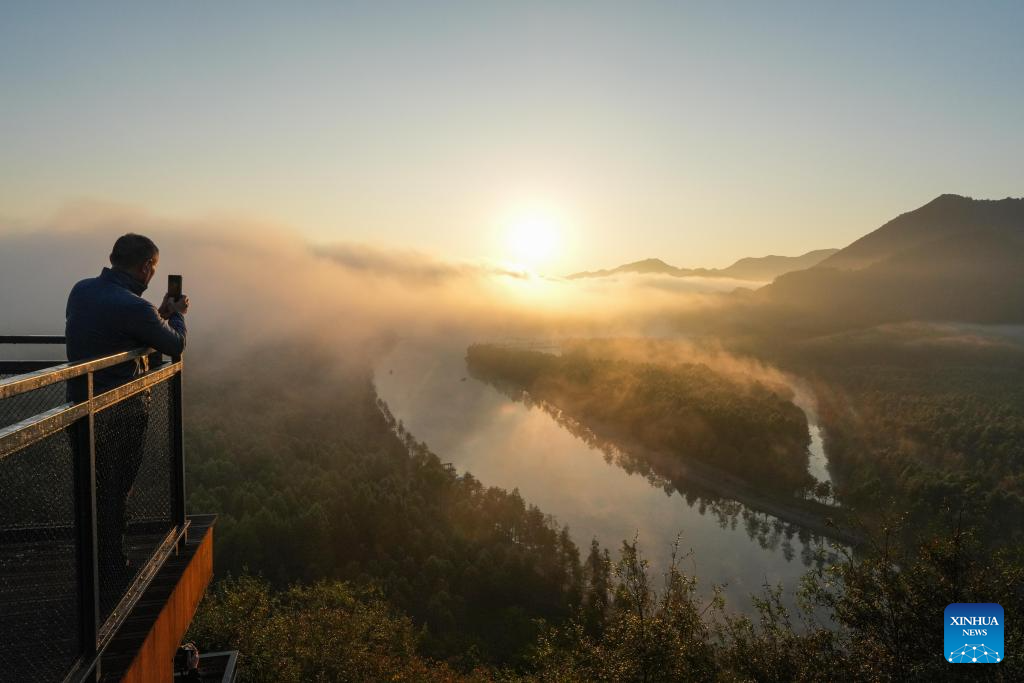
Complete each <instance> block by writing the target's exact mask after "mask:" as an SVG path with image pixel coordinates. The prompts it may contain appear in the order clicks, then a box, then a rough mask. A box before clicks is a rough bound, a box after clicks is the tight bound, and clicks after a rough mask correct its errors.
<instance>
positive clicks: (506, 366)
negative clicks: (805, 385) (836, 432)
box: [466, 344, 814, 492]
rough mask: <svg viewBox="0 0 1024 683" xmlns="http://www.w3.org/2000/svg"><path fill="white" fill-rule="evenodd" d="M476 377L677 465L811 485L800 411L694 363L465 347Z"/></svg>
mask: <svg viewBox="0 0 1024 683" xmlns="http://www.w3.org/2000/svg"><path fill="white" fill-rule="evenodd" d="M466 360H467V364H468V365H469V368H470V371H471V372H473V373H474V374H475V375H476V376H478V377H480V378H482V379H485V380H488V381H491V382H494V383H496V384H503V385H505V386H506V387H508V388H511V389H514V390H516V391H520V392H527V393H528V394H529V395H530V396H532V397H533V398H534V399H539V400H543V401H546V402H548V403H551V404H553V405H555V406H557V407H558V408H559V409H560V410H561V411H562V412H563V413H564V414H566V415H568V416H570V417H572V418H573V419H575V420H577V421H579V422H580V423H582V424H584V425H587V426H588V427H590V428H591V429H592V430H593V431H595V432H610V433H612V434H614V435H616V436H620V437H622V438H623V439H626V440H629V441H635V442H637V443H639V444H640V445H642V446H643V447H645V448H649V449H651V450H653V451H657V452H662V453H670V454H672V455H673V456H674V457H675V458H677V459H685V458H693V459H695V460H698V461H701V462H705V463H708V464H711V465H713V466H715V467H717V468H720V469H721V470H724V471H725V472H728V473H731V474H732V475H734V476H737V477H739V478H741V479H743V480H746V481H756V482H758V485H759V486H767V487H769V488H774V489H777V490H782V491H786V492H792V491H796V490H803V489H807V488H809V487H811V486H812V485H813V483H814V482H813V479H812V478H811V477H810V475H809V474H808V473H807V446H808V445H809V443H810V434H809V432H808V429H807V420H806V418H805V417H804V414H803V411H802V410H800V408H798V407H797V406H795V405H793V403H792V402H791V401H790V400H789V397H786V396H782V395H780V394H779V393H778V391H777V390H775V389H773V388H769V387H767V386H765V385H764V384H761V383H759V382H750V383H743V382H739V381H736V380H735V379H733V378H731V377H728V376H726V375H724V374H721V373H718V372H715V371H713V370H712V369H711V368H709V367H708V366H706V365H703V364H700V363H678V364H675V365H672V366H664V365H658V364H654V363H637V362H631V361H627V360H621V359H612V358H599V357H591V356H589V355H587V354H585V353H581V352H576V351H573V352H570V353H566V354H563V355H561V356H556V355H553V354H546V353H540V352H537V351H526V350H520V349H514V348H509V347H502V346H494V345H480V344H476V345H473V346H470V347H469V350H468V351H467V355H466Z"/></svg>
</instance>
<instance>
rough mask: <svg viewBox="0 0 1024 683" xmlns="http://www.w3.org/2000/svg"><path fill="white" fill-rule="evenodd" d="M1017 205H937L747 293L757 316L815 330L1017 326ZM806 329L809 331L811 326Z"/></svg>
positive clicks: (1023, 270) (1020, 219) (1020, 260)
mask: <svg viewBox="0 0 1024 683" xmlns="http://www.w3.org/2000/svg"><path fill="white" fill-rule="evenodd" d="M1022 266H1024V200H1020V199H1005V200H1001V201H981V200H973V199H966V198H963V197H956V196H953V195H943V196H942V197H939V198H937V199H936V200H934V201H933V202H930V203H929V204H927V205H925V206H924V207H921V208H920V209H918V210H917V211H913V212H910V213H908V214H903V215H902V216H900V217H899V218H897V219H895V220H893V221H890V222H889V223H887V224H886V225H884V226H882V227H881V228H879V229H878V230H876V231H874V232H872V233H870V234H868V235H866V236H865V237H863V238H861V239H859V240H857V241H856V242H854V243H853V244H851V245H850V246H849V247H847V248H846V249H843V250H842V251H840V252H839V253H837V254H835V255H834V256H832V257H831V258H829V259H826V260H825V261H824V262H822V263H821V265H819V266H817V267H815V268H812V269H808V270H804V271H799V272H793V273H787V274H785V275H783V276H781V277H779V278H778V279H777V280H776V281H775V282H773V283H772V284H770V285H767V286H765V287H763V288H761V289H760V290H758V291H757V293H756V295H755V296H754V297H753V301H754V302H756V304H757V305H758V306H759V307H761V308H762V309H763V310H762V311H761V313H763V314H764V315H767V316H768V317H769V318H770V319H772V320H774V321H776V322H779V321H787V326H791V325H795V326H796V327H798V328H799V327H805V328H806V327H808V326H812V327H817V328H821V329H822V330H829V329H835V328H837V327H838V328H848V327H860V326H866V325H873V324H879V323H884V322H897V321H902V320H915V319H916V320H949V321H963V322H977V323H1018V322H1022V321H1024V267H1022ZM812 321H813V322H812Z"/></svg>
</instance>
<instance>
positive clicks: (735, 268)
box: [567, 249, 839, 282]
mask: <svg viewBox="0 0 1024 683" xmlns="http://www.w3.org/2000/svg"><path fill="white" fill-rule="evenodd" d="M838 251H839V250H838V249H815V250H812V251H809V252H807V253H805V254H801V255H799V256H778V255H774V254H772V255H768V256H748V257H745V258H741V259H739V260H737V261H736V262H734V263H733V264H731V265H729V266H727V267H725V268H678V267H676V266H673V265H670V264H668V263H666V262H665V261H663V260H661V259H659V258H647V259H642V260H640V261H633V262H631V263H625V264H623V265H621V266H618V267H616V268H608V269H602V270H592V271H581V272H578V273H573V274H571V275H568V276H567V279H569V280H578V279H582V278H594V277H609V276H612V275H619V274H623V273H633V274H652V273H653V274H660V275H670V276H672V277H721V278H735V279H737V280H751V281H763V282H768V281H771V280H773V279H774V278H776V277H778V276H779V275H782V274H783V273H788V272H792V271H794V270H804V269H806V268H812V267H814V266H815V265H817V264H818V263H820V262H822V261H823V260H825V259H827V258H829V257H831V256H832V255H834V254H836V253H837V252H838Z"/></svg>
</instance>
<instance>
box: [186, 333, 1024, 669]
mask: <svg viewBox="0 0 1024 683" xmlns="http://www.w3.org/2000/svg"><path fill="white" fill-rule="evenodd" d="M475 348H476V349H477V350H476V351H475V353H479V352H480V349H482V348H485V347H475ZM519 353H521V352H517V354H519ZM340 355H341V356H347V357H349V358H350V360H349V361H347V362H344V363H341V364H339V363H338V361H337V360H336V359H337V358H338V357H339V354H338V353H337V349H322V350H317V349H315V348H312V349H310V348H307V349H304V351H303V352H302V353H298V352H296V351H294V350H289V349H288V348H287V347H284V346H281V347H265V348H262V349H250V350H249V351H247V353H245V354H243V355H241V356H240V357H239V358H238V359H237V360H236V361H235V362H233V363H232V364H229V365H227V364H226V365H218V364H215V363H212V362H211V363H210V364H209V365H207V366H205V367H204V366H202V365H201V363H202V361H201V360H197V361H196V363H195V365H196V366H198V367H195V368H193V371H192V372H191V373H190V375H189V382H188V385H187V387H186V390H187V401H186V405H187V406H188V412H187V414H186V446H187V449H188V451H187V452H188V458H189V465H188V475H189V478H188V495H189V505H190V508H191V510H192V511H195V512H200V511H215V512H217V513H218V514H219V522H218V527H217V532H216V533H217V542H216V544H215V549H216V558H215V567H216V583H215V585H214V586H213V587H211V589H210V591H209V594H208V595H207V597H206V598H205V600H204V601H203V603H202V604H201V607H200V611H199V614H198V615H197V617H196V620H195V621H194V623H193V626H192V629H191V631H190V634H189V638H192V639H194V640H195V641H196V642H197V644H198V645H199V646H200V648H201V649H203V650H206V651H213V650H218V649H224V648H231V649H238V650H240V652H241V653H242V655H243V662H244V667H243V668H242V669H241V676H242V680H245V681H335V680H338V681H346V680H348V681H360V680H399V681H492V680H495V681H502V680H504V681H591V680H607V681H641V680H643V681H676V680H723V681H812V680H823V679H830V678H832V674H834V671H835V670H836V667H841V668H842V670H843V671H844V676H845V678H847V679H848V680H863V681H877V680H923V679H928V678H936V677H942V676H946V675H947V674H948V671H947V670H945V669H943V668H942V667H943V665H944V662H942V661H941V660H939V659H938V652H939V650H940V649H941V635H939V631H938V629H934V628H931V622H930V621H929V619H930V617H929V616H928V615H930V614H932V613H933V612H934V611H935V610H936V609H938V610H940V611H941V608H942V607H943V606H944V605H945V604H948V603H949V602H954V601H964V602H970V601H996V602H999V603H1000V604H1001V605H1003V607H1004V609H1006V610H1007V612H1008V613H1012V611H1013V610H1015V609H1016V610H1019V609H1021V608H1024V595H1022V594H1021V593H1020V591H1019V586H1020V585H1024V570H1021V567H1022V566H1024V565H1022V563H1021V560H1022V557H1021V556H1022V554H1024V547H1022V546H1021V545H1020V544H1019V543H1016V544H1012V543H1003V544H1001V545H1000V546H999V547H998V548H995V547H993V546H992V544H991V543H990V542H988V539H987V538H986V536H985V531H984V529H985V525H984V520H985V519H986V518H988V517H990V516H991V515H992V514H993V512H994V511H993V510H992V509H990V508H989V507H987V503H986V501H982V503H981V504H980V505H971V506H966V505H964V504H963V499H959V502H957V499H953V498H946V499H943V500H942V501H941V502H939V503H936V504H935V506H934V507H933V508H932V509H931V514H930V516H929V518H928V520H927V524H924V523H921V521H920V519H916V518H914V517H913V515H906V514H902V513H901V512H899V511H898V510H896V509H895V508H892V509H885V510H882V511H880V513H879V516H878V518H877V520H876V523H875V524H873V525H872V528H871V530H870V533H868V534H866V536H865V538H864V543H863V544H862V545H861V546H860V547H859V548H858V549H857V551H856V554H855V555H854V554H853V553H852V552H851V551H849V550H846V549H844V548H843V547H842V546H839V545H835V546H833V547H832V548H830V549H829V551H828V552H829V553H830V557H829V558H828V561H820V562H811V563H808V567H809V569H808V573H807V575H806V577H805V580H804V584H803V586H802V587H801V589H800V594H801V598H800V604H801V605H802V609H799V610H793V609H792V608H788V607H787V606H786V605H785V603H784V601H783V599H782V590H783V589H782V587H781V586H772V585H765V586H764V587H763V590H762V592H761V593H760V594H758V595H754V596H751V600H752V603H753V607H754V616H752V617H750V616H743V615H742V613H740V612H737V611H736V610H735V609H734V608H735V605H728V604H726V603H725V601H724V598H723V597H722V596H721V594H720V593H719V592H717V591H716V590H714V587H713V586H709V587H710V588H711V589H712V590H711V594H712V597H711V598H710V599H709V598H706V597H701V596H702V595H706V591H705V592H699V591H698V590H697V588H698V585H702V584H698V578H697V577H696V576H694V575H691V574H687V573H686V572H685V571H684V570H683V569H682V567H683V566H685V562H682V561H680V562H677V563H674V564H673V565H672V566H671V567H669V568H668V569H667V570H666V571H665V572H664V573H663V574H662V575H654V573H653V572H652V571H651V570H650V567H649V565H648V564H647V562H646V560H645V559H644V550H643V548H642V547H640V546H639V545H638V544H637V543H635V542H634V543H628V542H627V543H624V544H623V545H622V546H621V547H619V548H611V549H609V548H604V547H601V546H600V545H599V544H598V543H597V542H596V541H595V542H593V543H592V544H591V546H590V547H589V548H587V549H586V552H585V553H581V551H580V549H579V548H578V547H577V545H576V543H575V542H574V541H573V539H572V538H571V537H570V534H569V531H570V530H569V529H567V528H563V527H560V526H559V525H558V524H557V523H556V522H554V520H552V519H551V518H549V517H547V516H546V515H545V514H544V513H543V512H542V511H541V510H539V509H537V508H536V507H533V506H531V505H529V504H528V503H527V502H526V501H524V500H523V499H522V497H521V496H520V495H519V494H518V492H517V491H506V490H502V489H498V488H494V487H487V486H486V485H485V483H483V482H480V481H478V480H477V479H475V478H474V477H473V476H472V474H471V473H457V472H455V471H454V470H453V468H451V467H450V466H448V465H447V464H446V463H444V462H443V461H442V460H441V458H439V457H438V456H437V455H436V454H434V453H432V452H431V451H430V449H429V447H428V446H427V445H426V444H423V443H421V442H419V441H417V439H416V438H415V436H414V435H412V434H409V433H408V432H407V431H406V429H405V428H404V426H403V425H402V424H401V423H400V422H399V421H397V420H396V419H395V418H394V417H393V416H392V415H391V413H390V411H389V410H388V408H387V406H386V405H385V404H384V403H383V401H381V400H380V399H379V398H378V397H377V395H376V392H375V390H374V386H373V382H372V374H371V372H370V370H369V368H370V364H369V360H368V359H367V358H366V357H365V356H364V355H362V354H361V353H359V352H358V350H357V349H352V350H351V353H345V354H340ZM525 358H526V359H527V362H525V363H513V364H511V365H510V366H509V367H510V368H511V370H510V376H509V379H508V381H510V382H511V381H512V380H514V381H516V382H522V383H523V384H524V385H527V386H530V387H533V388H534V390H535V391H537V387H540V388H541V391H543V386H544V382H543V378H544V377H547V376H549V374H546V373H550V376H557V377H561V378H563V379H561V380H560V384H552V386H559V387H565V386H568V387H572V386H573V382H580V381H586V382H591V383H596V384H592V386H601V387H608V388H609V390H612V388H614V389H615V390H618V391H620V392H621V390H622V389H621V387H622V384H615V382H616V380H618V381H619V382H621V381H622V375H621V373H623V372H624V371H626V370H627V369H628V370H629V371H635V370H636V368H637V367H642V365H637V364H630V363H629V362H628V361H622V362H612V363H607V364H606V363H603V362H597V361H595V360H594V359H592V358H591V359H588V358H585V357H583V356H580V357H577V358H573V357H565V358H559V357H557V356H551V355H548V354H535V355H534V354H526V355H525ZM502 359H507V357H506V356H504V355H502V354H495V355H494V356H493V357H492V358H491V359H490V361H491V362H496V361H500V360H502ZM551 359H554V361H552V360H551ZM563 363H564V364H565V365H564V366H562V367H561V368H560V364H563ZM478 369H479V368H478ZM257 370H258V371H257ZM648 371H651V370H650V369H648ZM679 372H680V375H679V376H678V378H675V379H671V380H668V379H660V380H659V379H657V378H651V379H650V380H648V381H649V384H644V385H642V386H645V387H665V388H667V389H666V390H673V391H677V392H679V393H677V394H672V395H673V396H683V395H685V394H684V393H682V392H683V391H684V390H685V389H686V388H687V387H688V386H699V387H702V389H701V390H702V391H710V392H713V391H719V392H722V393H723V394H724V395H722V396H720V397H716V402H714V403H713V405H716V406H717V405H728V403H727V401H730V400H735V401H740V402H742V401H747V403H744V404H743V405H745V406H757V405H760V404H759V403H758V401H763V402H765V403H766V404H767V405H769V406H770V405H773V403H775V404H780V405H785V404H786V403H787V399H785V398H784V397H781V396H779V395H778V394H774V393H771V398H770V399H769V398H768V397H767V396H766V395H765V393H763V392H769V390H768V389H767V388H761V389H753V390H749V389H744V390H743V391H747V392H748V393H747V394H744V393H743V391H739V390H737V389H735V388H734V387H730V386H729V385H728V384H727V383H725V384H724V386H725V387H729V390H728V391H726V389H724V388H723V386H722V385H723V383H722V382H721V377H719V376H718V375H717V374H716V373H714V372H712V371H710V370H709V369H706V368H697V367H690V366H686V365H683V366H682V367H681V368H680V369H679ZM879 372H880V373H881V371H879ZM922 372H923V370H922ZM561 373H564V374H561ZM616 373H619V374H618V375H616ZM883 374H884V373H883ZM864 377H865V379H864V380H863V381H864V382H865V383H867V384H868V385H870V386H876V385H877V384H878V383H879V382H881V380H880V379H879V378H871V376H870V375H864ZM899 378H900V376H899V375H895V376H892V378H891V381H893V382H896V381H898V380H899ZM687 381H692V382H693V383H694V385H688V384H687ZM849 381H851V382H852V381H853V380H852V379H850V380H849ZM934 381H935V382H939V383H940V384H941V382H943V381H949V380H948V379H946V380H943V379H942V378H938V379H935V380H934ZM702 382H703V384H702ZM965 382H966V380H963V381H961V382H960V383H959V384H958V386H960V385H963V386H967V384H966V383H965ZM921 386H922V387H924V388H929V387H930V388H932V389H934V388H935V386H933V385H930V384H928V383H924V384H922V385H921ZM1003 386H1004V390H1005V391H1008V392H1012V391H1014V389H1013V388H1012V386H1013V383H1012V382H1010V381H1007V382H1006V383H1005V385H1003ZM716 387H717V388H716ZM961 388H962V387H961ZM922 391H923V390H922ZM634 392H635V393H633V394H628V393H627V394H625V395H627V396H628V395H632V396H643V395H644V394H642V393H640V392H639V391H638V390H635V389H634ZM729 392H733V393H729ZM538 393H540V392H538ZM769 393H770V392H769ZM938 393H939V394H941V392H938ZM751 394H752V396H753V398H751ZM617 395H618V394H617ZM850 395H851V396H852V395H853V394H850ZM926 395H928V396H932V395H937V392H935V391H929V392H927V394H926ZM957 395H959V394H957ZM1008 395H1010V396H1013V395H1015V394H1012V393H1011V394H1008ZM225 397H230V404H231V409H230V410H224V405H225V403H224V401H225ZM657 397H658V394H657V393H654V394H653V395H652V398H651V399H650V400H652V401H654V403H653V404H654V405H656V406H659V409H662V410H664V409H666V408H664V407H662V406H666V405H667V406H671V405H673V403H671V402H666V401H665V400H664V399H657V400H655V399H656V398H657ZM922 400H923V399H922ZM950 400H952V399H950ZM916 404H917V403H916V402H915V403H914V405H916ZM993 404H994V403H993ZM675 405H678V404H675ZM789 405H792V404H789ZM925 405H930V404H928V403H925ZM794 409H795V407H794ZM779 412H780V414H782V415H787V414H791V413H792V411H786V410H782V409H779ZM986 414H987V413H986ZM993 414H996V413H993ZM899 415H900V414H899V413H893V416H894V417H893V419H895V417H898V416H899ZM801 419H802V415H801ZM796 422H797V421H796V420H795V419H793V420H792V423H793V424H796ZM751 424H753V425H758V424H759V423H758V422H756V421H753V422H752V423H751ZM783 424H784V425H786V426H787V427H789V426H791V425H790V423H789V422H783ZM802 428H803V430H804V432H805V433H806V424H805V423H803V425H802ZM904 428H905V425H904ZM952 428H953V427H951V429H952ZM794 431H795V429H794ZM783 433H785V432H783ZM943 438H945V437H943ZM733 443H743V442H742V441H740V442H733ZM993 471H996V470H993ZM677 553H678V555H677V557H678V558H679V559H680V560H685V559H686V558H687V554H686V553H685V552H683V551H682V549H677ZM698 559H699V558H698ZM823 560H824V558H823ZM1022 645H1024V634H1022V631H1021V629H1020V628H1019V626H1018V625H1017V624H1015V623H1010V624H1008V626H1007V645H1006V647H1007V649H1008V650H1009V649H1011V648H1017V647H1020V646H1022ZM794 651H798V652H800V653H801V656H800V657H794V656H792V653H793V652H794ZM920 652H935V653H936V656H935V657H931V658H930V657H921V656H919V655H918V654H917V653H920ZM1005 665H1006V666H1005V667H1002V668H1000V669H999V670H998V671H996V672H995V674H993V675H995V676H996V677H998V676H1009V677H1011V678H1012V676H1013V675H1016V673H1015V672H1016V669H1013V667H1016V666H1017V665H1016V664H1015V662H1013V661H1010V660H1008V661H1007V662H1006V663H1005ZM1017 668H1019V667H1017ZM1011 669H1013V670H1012V671H1011Z"/></svg>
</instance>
